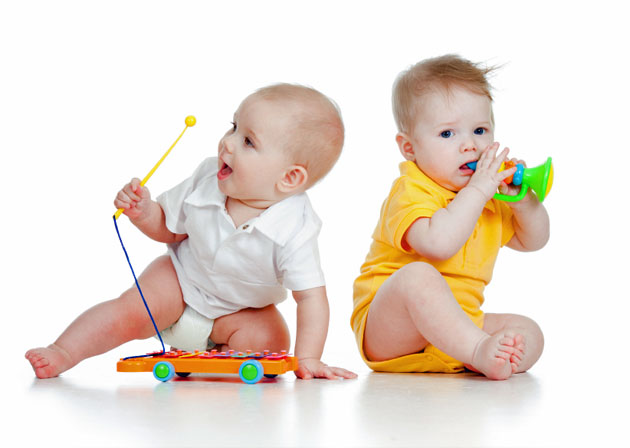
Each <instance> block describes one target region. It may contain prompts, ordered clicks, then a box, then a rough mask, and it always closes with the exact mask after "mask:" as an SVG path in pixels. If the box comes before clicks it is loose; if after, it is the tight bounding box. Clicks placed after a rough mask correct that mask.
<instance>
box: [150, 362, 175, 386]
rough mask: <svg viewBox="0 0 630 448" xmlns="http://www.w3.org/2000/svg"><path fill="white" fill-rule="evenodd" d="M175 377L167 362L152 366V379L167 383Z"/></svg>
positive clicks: (171, 365)
mask: <svg viewBox="0 0 630 448" xmlns="http://www.w3.org/2000/svg"><path fill="white" fill-rule="evenodd" d="M174 376H175V367H174V366H173V364H171V363H170V362H168V361H160V362H158V363H157V364H155V365H154V366H153V377H154V378H155V379H156V380H158V381H163V382H166V381H169V380H170V379H172V378H173V377H174Z"/></svg>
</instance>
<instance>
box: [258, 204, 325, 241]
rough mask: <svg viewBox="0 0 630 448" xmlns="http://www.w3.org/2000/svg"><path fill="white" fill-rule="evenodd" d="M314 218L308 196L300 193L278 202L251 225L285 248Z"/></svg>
mask: <svg viewBox="0 0 630 448" xmlns="http://www.w3.org/2000/svg"><path fill="white" fill-rule="evenodd" d="M312 216H315V213H314V211H313V209H312V207H311V202H310V200H309V199H308V196H307V195H306V193H300V194H296V195H293V196H289V197H288V198H285V199H283V200H282V201H280V202H276V203H275V204H273V205H272V206H271V207H269V208H268V209H267V210H265V211H264V212H262V213H261V214H260V215H259V216H258V217H256V218H254V219H253V220H252V221H251V225H252V226H253V227H254V228H256V229H258V231H260V232H261V233H262V234H263V235H265V236H266V237H267V238H269V239H270V240H272V241H273V242H274V243H276V244H278V245H280V246H284V245H285V244H286V243H287V241H289V239H290V238H291V237H292V236H293V235H294V234H295V232H296V230H298V229H300V228H302V227H303V226H304V224H305V223H307V224H308V222H309V217H312ZM316 221H317V222H316V223H318V222H319V220H318V219H316Z"/></svg>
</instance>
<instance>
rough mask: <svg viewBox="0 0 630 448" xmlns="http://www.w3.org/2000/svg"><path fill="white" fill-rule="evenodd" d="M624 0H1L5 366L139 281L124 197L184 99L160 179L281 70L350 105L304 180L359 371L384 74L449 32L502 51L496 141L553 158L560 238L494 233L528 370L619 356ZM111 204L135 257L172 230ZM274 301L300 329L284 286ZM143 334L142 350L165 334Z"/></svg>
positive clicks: (143, 260) (330, 354) (452, 48)
mask: <svg viewBox="0 0 630 448" xmlns="http://www.w3.org/2000/svg"><path fill="white" fill-rule="evenodd" d="M615 5H616V3H615V2H606V1H599V2H596V3H593V2H527V3H522V2H519V3H512V2H499V1H497V2H493V1H486V2H484V1H481V2H479V1H478V2H448V1H443V2H420V1H390V2H370V1H365V2H356V3H355V2H341V1H337V2H328V1H319V2H309V3H305V2H269V1H264V2H263V1H253V2H248V1H242V2H234V1H232V2H202V1H187V2H166V1H108V2H88V1H74V2H73V1H55V2H46V1H40V2H37V1H33V2H29V1H24V2H2V3H1V6H0V64H1V66H0V145H1V147H2V152H1V157H2V158H1V159H0V167H1V175H0V182H1V191H2V215H1V216H2V219H1V220H0V225H1V229H0V230H1V235H2V237H3V240H4V241H3V245H2V248H3V257H2V258H3V263H2V266H3V267H2V270H1V272H2V303H3V305H4V306H3V308H4V319H3V326H2V329H1V330H0V331H1V334H2V341H3V345H4V347H5V349H6V350H8V354H9V355H8V356H9V359H10V362H11V371H12V372H14V373H15V372H18V374H19V375H29V376H30V375H32V373H31V371H30V367H29V366H28V364H27V362H26V361H25V360H23V359H22V356H23V353H24V352H25V351H26V350H27V349H28V348H30V347H34V346H39V345H44V344H48V343H50V342H52V341H53V340H54V339H55V338H56V337H57V335H58V334H59V333H60V332H61V331H62V330H63V329H64V328H65V327H66V326H67V325H68V324H69V323H70V322H71V320H72V319H73V318H74V317H76V316H77V315H78V314H79V313H80V312H82V311H83V310H85V309H86V308H88V307H90V306H92V305H94V304H96V303H98V302H100V301H103V300H105V299H110V298H114V297H116V296H118V294H120V292H122V291H123V290H124V289H125V288H127V287H128V286H130V284H131V281H132V278H131V274H130V272H129V268H128V267H127V265H126V262H125V260H124V257H123V254H122V251H121V249H120V246H119V243H118V241H117V239H116V235H115V232H114V228H113V224H112V220H111V216H112V213H113V212H114V208H113V205H112V201H113V198H114V195H115V193H116V192H117V191H118V189H119V188H120V187H121V186H122V185H123V184H124V183H125V182H127V181H128V180H129V179H130V178H131V177H133V176H137V177H143V176H144V175H145V174H146V172H148V170H149V169H150V168H151V167H152V166H153V164H154V163H155V162H156V161H157V160H158V159H159V157H160V156H161V155H162V153H163V152H164V151H165V150H166V149H167V148H168V147H169V146H170V144H171V143H172V142H173V141H174V139H175V138H176V137H177V135H179V133H180V132H181V131H182V129H183V127H184V118H185V117H186V116H187V115H189V114H193V115H195V116H196V117H197V125H196V126H195V127H194V128H191V129H189V130H188V131H187V132H186V134H185V136H184V137H183V138H182V140H181V141H180V143H179V144H178V146H177V147H176V148H175V150H174V151H173V152H172V154H171V155H170V156H169V158H168V159H167V160H166V162H165V163H164V164H163V165H162V167H161V168H160V169H159V170H158V171H157V172H156V174H155V175H154V176H153V178H152V179H151V180H150V182H149V184H148V185H147V186H148V187H149V189H150V190H151V191H152V193H153V194H154V196H156V195H157V194H158V193H159V192H161V191H163V190H165V189H167V188H170V187H171V186H173V185H175V184H176V183H178V182H179V181H181V180H182V179H184V178H185V177H187V176H189V175H190V173H192V171H193V170H194V168H195V167H196V166H197V164H198V163H199V162H200V161H201V160H202V159H203V158H205V157H207V156H210V155H214V154H215V153H216V147H217V142H218V140H219V138H220V136H221V135H222V134H223V133H224V132H225V130H226V129H227V128H228V127H229V126H230V124H229V123H230V120H231V118H232V114H233V112H234V110H235V109H236V108H237V107H238V105H239V103H240V101H241V100H242V99H243V98H244V97H245V96H247V95H248V94H249V93H251V92H252V91H253V90H254V89H256V88H258V87H261V86H264V85H267V84H270V83H274V82H280V81H282V82H296V83H302V84H307V85H310V86H313V87H315V88H317V89H319V90H321V91H322V92H324V93H325V94H327V95H329V96H331V97H332V98H334V99H335V100H336V101H337V103H338V104H339V105H340V107H341V109H342V112H343V116H344V120H345V125H346V144H345V149H344V152H343V154H342V157H341V159H340V161H339V163H338V164H337V166H336V167H335V168H334V170H333V172H332V173H331V174H330V175H329V176H328V177H327V178H326V179H325V180H324V181H323V182H322V183H321V184H319V185H317V186H316V187H315V188H314V189H313V190H312V191H311V193H310V195H311V200H312V202H313V204H314V206H315V209H316V210H317V212H318V214H319V215H320V217H321V218H322V220H323V222H324V228H323V231H322V233H321V237H320V250H321V255H322V262H323V267H324V271H325V273H326V276H327V282H328V293H329V299H330V303H331V311H332V318H331V325H330V331H329V339H328V343H327V347H326V351H325V354H324V360H325V361H328V362H329V363H335V364H340V365H343V366H346V367H350V368H353V369H354V370H357V371H359V372H360V373H361V372H365V371H366V368H365V367H364V366H363V364H362V363H361V361H360V359H359V357H358V354H357V351H356V348H355V345H354V338H353V335H352V332H351V330H350V326H349V318H350V313H351V310H352V282H353V280H354V278H355V277H356V276H357V275H358V272H359V267H360V265H361V263H362V261H363V259H364V257H365V254H366V253H367V250H368V247H369V244H370V235H371V232H372V230H373V228H374V225H375V224H376V220H377V217H378V212H379V208H380V206H381V202H382V201H383V199H384V198H385V196H386V194H387V192H388V189H389V186H390V184H391V182H392V181H393V179H394V178H395V177H396V176H397V173H398V168H397V165H398V163H399V162H400V161H401V160H402V159H401V156H400V154H399V153H398V150H397V147H396V145H395V141H394V135H395V132H396V130H395V126H394V122H393V119H392V114H391V107H390V93H391V85H392V82H393V80H394V78H395V76H396V75H397V74H398V73H399V72H400V71H401V70H403V69H404V68H406V67H407V66H409V65H411V64H413V63H415V62H417V61H418V60H420V59H424V58H427V57H432V56H437V55H441V54H444V53H458V54H460V55H462V56H464V57H466V58H468V59H471V60H473V61H478V62H483V63H487V64H490V65H502V68H501V69H500V70H499V71H498V72H497V73H496V76H495V77H494V78H493V79H492V83H493V85H494V87H495V91H494V96H495V117H496V122H497V129H496V133H495V135H496V138H497V140H498V141H500V142H501V144H502V145H507V146H509V147H510V148H511V149H512V154H513V155H514V156H518V157H520V158H523V159H525V160H526V161H527V162H528V164H529V165H530V166H534V165H538V164H539V163H542V162H543V161H544V160H545V158H546V157H547V156H552V157H553V159H554V166H555V173H556V177H555V184H554V187H553V190H552V192H551V194H550V196H549V198H548V199H547V201H546V202H545V205H546V206H547V208H548V210H549V213H550V216H551V222H552V237H551V241H550V242H549V244H548V245H547V246H546V247H545V248H544V249H543V250H541V251H539V252H535V253H529V254H522V253H516V252H512V251H510V250H509V249H505V250H504V251H503V252H502V253H501V255H500V256H499V260H498V262H497V267H496V269H495V277H494V280H493V283H492V284H491V285H490V287H489V288H488V289H487V301H486V305H485V308H484V309H485V311H489V312H514V313H521V314H526V315H528V316H531V317H533V318H534V319H535V320H537V321H538V322H539V324H540V325H541V327H542V328H543V331H544V332H545V334H546V338H547V346H546V351H545V353H544V355H543V357H542V359H541V361H540V362H539V364H538V365H537V366H536V367H534V370H533V371H534V372H538V373H539V374H542V375H544V373H545V372H546V371H549V372H551V370H553V371H554V372H556V373H557V372H560V371H563V370H566V374H567V375H571V374H572V373H571V372H573V371H576V370H582V371H583V370H588V371H590V372H592V375H593V376H594V377H597V376H602V375H611V374H615V372H621V371H623V369H624V368H627V367H628V366H629V363H628V354H627V347H626V344H625V341H626V337H625V336H626V332H625V327H626V326H627V322H628V312H629V310H630V307H629V305H628V299H629V296H628V289H627V286H626V283H627V281H626V279H627V278H628V273H627V267H628V262H627V258H626V257H627V253H628V250H629V249H630V247H629V244H628V236H627V235H628V231H627V223H626V217H627V216H628V213H627V204H628V199H627V198H628V182H627V180H626V179H627V172H628V167H629V166H630V163H629V162H630V160H629V156H628V154H629V152H630V148H629V143H628V142H629V139H628V117H629V114H628V104H629V100H630V89H629V88H628V79H629V75H630V73H629V71H628V63H627V58H628V44H627V42H628V41H629V40H630V36H629V34H630V33H628V31H627V20H626V19H627V14H624V13H622V10H621V9H618V8H617V7H616V6H615ZM120 222H121V232H122V235H123V239H124V241H125V243H126V245H127V248H128V250H129V253H130V256H131V258H132V262H133V263H134V267H135V268H136V271H141V270H142V269H143V268H144V267H145V266H146V265H147V264H148V263H149V262H150V261H151V260H152V259H153V258H155V257H156V256H158V255H160V254H161V253H163V252H164V248H163V246H161V245H160V244H157V243H154V242H152V241H148V240H147V238H145V237H144V236H142V235H141V234H140V233H139V232H138V231H137V230H136V229H135V228H133V227H132V226H131V225H130V224H129V223H128V221H127V220H126V219H125V218H123V219H121V220H120ZM281 309H282V311H283V313H284V315H285V316H286V318H287V321H288V323H289V325H290V327H291V328H292V331H293V330H294V313H295V305H294V304H293V303H292V299H290V298H289V299H288V300H287V301H286V302H285V303H284V304H283V305H282V306H281ZM134 344H136V345H135V347H137V348H138V349H140V350H147V351H148V350H152V349H154V348H156V345H157V342H156V341H154V340H149V341H144V342H141V343H134ZM129 350H130V349H125V348H122V349H119V350H118V351H115V352H116V353H113V354H109V355H105V356H110V357H111V359H112V360H115V359H117V358H118V357H119V356H121V355H124V354H125V352H128V351H129ZM6 359H7V358H5V360H6ZM88 362H91V361H88ZM583 386H584V387H585V388H589V387H590V386H589V384H584V385H583ZM608 392H612V391H608Z"/></svg>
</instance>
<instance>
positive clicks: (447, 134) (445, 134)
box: [440, 131, 453, 138]
mask: <svg viewBox="0 0 630 448" xmlns="http://www.w3.org/2000/svg"><path fill="white" fill-rule="evenodd" d="M452 136H453V131H442V132H441V133H440V137H442V138H450V137H452Z"/></svg>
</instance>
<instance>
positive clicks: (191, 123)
mask: <svg viewBox="0 0 630 448" xmlns="http://www.w3.org/2000/svg"><path fill="white" fill-rule="evenodd" d="M185 122H186V127H185V128H184V130H183V131H182V133H181V134H179V137H177V140H175V142H174V143H173V144H172V145H171V147H170V148H168V150H167V151H166V152H165V153H164V155H163V156H162V158H161V159H160V160H158V162H157V163H156V164H155V166H154V167H153V168H152V169H151V171H149V174H147V175H146V176H145V177H144V179H142V182H140V187H143V186H144V184H146V183H147V181H148V180H149V179H150V178H151V176H153V173H155V170H157V169H158V167H159V166H160V165H161V164H162V162H164V159H166V156H168V155H169V153H170V152H171V150H172V149H173V148H174V147H175V145H176V144H177V142H178V141H179V139H180V138H182V135H184V132H186V129H188V128H189V127H193V126H194V125H195V124H196V123H197V119H196V118H195V117H193V116H192V115H189V116H187V117H186V120H185ZM124 211H125V209H123V208H119V209H118V210H116V213H114V216H113V219H114V227H115V228H116V235H118V240H119V241H120V245H121V246H122V250H123V252H124V253H125V258H126V259H127V263H128V264H129V268H130V269H131V274H132V275H133V279H134V281H135V282H136V288H138V292H139V293H140V297H141V298H142V303H144V307H145V308H146V310H147V313H149V317H150V318H151V323H153V328H154V329H155V334H157V337H158V339H159V340H160V344H162V351H161V352H160V353H152V354H150V355H147V354H144V355H135V356H127V357H126V358H123V360H127V359H133V358H145V357H147V356H161V355H163V354H164V353H166V349H165V347H164V341H163V340H162V335H161V334H160V331H159V330H158V327H157V324H156V323H155V319H154V318H153V314H151V310H150V309H149V305H148V304H147V301H146V299H145V298H144V294H143V293H142V288H140V283H138V278H137V277H136V273H135V271H134V270H133V266H132V265H131V260H130V259H129V254H128V253H127V249H125V245H124V244H123V240H122V238H121V237H120V231H119V230H118V223H117V222H116V221H117V220H118V218H119V217H120V215H121V214H122V213H123V212H124Z"/></svg>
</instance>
